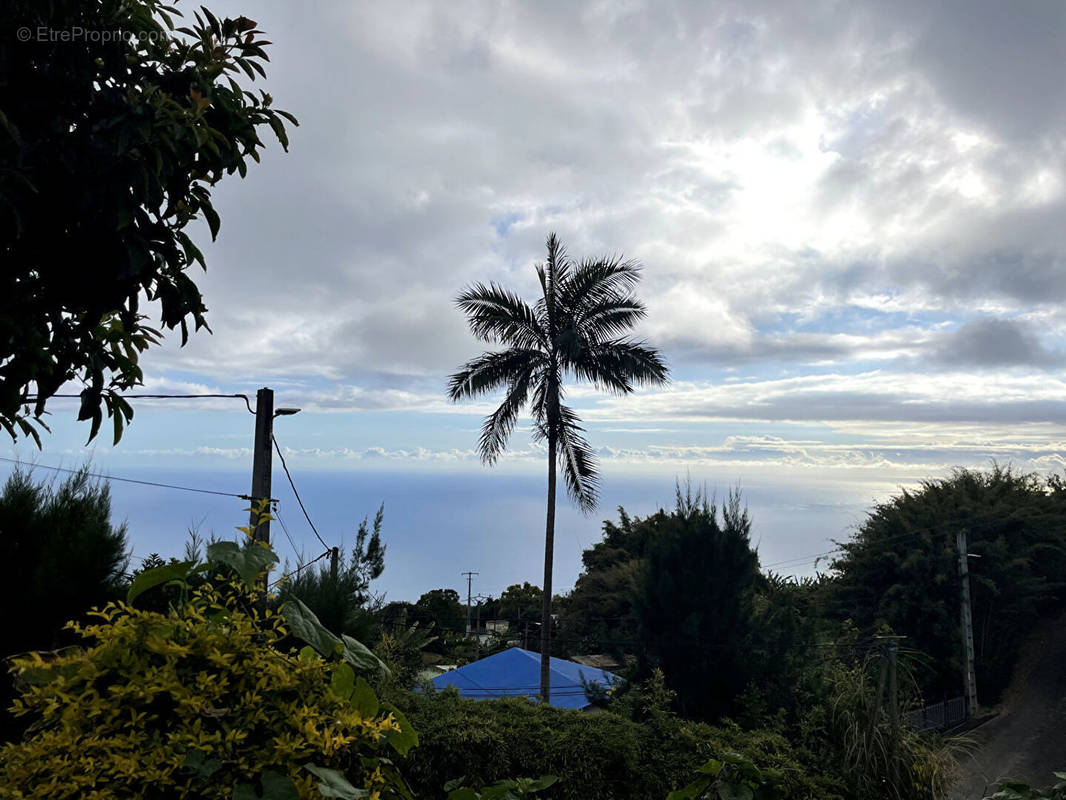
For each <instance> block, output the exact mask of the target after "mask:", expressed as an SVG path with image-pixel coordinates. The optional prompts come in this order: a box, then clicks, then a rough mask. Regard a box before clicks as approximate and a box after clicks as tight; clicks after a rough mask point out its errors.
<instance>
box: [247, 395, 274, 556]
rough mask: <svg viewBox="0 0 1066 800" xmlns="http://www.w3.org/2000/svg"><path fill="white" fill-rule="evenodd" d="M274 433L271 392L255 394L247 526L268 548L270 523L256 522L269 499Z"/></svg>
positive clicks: (254, 537)
mask: <svg viewBox="0 0 1066 800" xmlns="http://www.w3.org/2000/svg"><path fill="white" fill-rule="evenodd" d="M273 433H274V390H273V389H266V388H263V389H260V390H259V391H258V392H256V393H255V449H254V450H253V451H252V491H251V495H252V512H251V515H250V519H249V522H248V525H249V527H250V528H251V529H252V538H253V539H255V540H256V541H260V542H266V543H267V544H270V521H269V520H267V521H264V522H263V523H260V522H259V504H260V503H261V502H262V501H263V500H269V499H270V471H271V468H272V462H271V455H272V450H271V447H272V444H273V441H272V438H273Z"/></svg>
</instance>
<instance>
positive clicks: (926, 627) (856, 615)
mask: <svg viewBox="0 0 1066 800" xmlns="http://www.w3.org/2000/svg"><path fill="white" fill-rule="evenodd" d="M960 530H965V531H967V532H968V543H967V549H968V550H969V552H970V553H972V554H975V555H978V556H981V557H980V558H979V559H978V558H971V560H970V588H971V603H972V608H973V638H974V645H975V648H974V649H975V657H976V667H975V671H976V673H977V680H978V695H979V696H980V698H981V701H982V702H983V703H992V702H994V701H995V700H996V699H997V698H998V697H999V696H1000V694H1001V693H1002V691H1003V689H1004V688H1005V687H1006V686H1007V683H1008V682H1009V680H1010V676H1011V673H1012V671H1013V669H1014V664H1015V661H1016V660H1017V656H1018V649H1019V647H1020V646H1021V642H1022V641H1023V639H1024V637H1025V634H1026V633H1027V632H1028V631H1029V630H1030V629H1031V627H1032V625H1033V624H1034V622H1035V621H1036V620H1037V619H1038V617H1039V616H1040V615H1041V614H1043V613H1055V612H1056V611H1057V610H1059V609H1062V608H1063V607H1064V606H1066V580H1064V576H1066V484H1064V483H1063V481H1062V480H1061V479H1058V478H1051V479H1049V480H1045V479H1043V478H1041V477H1040V476H1038V475H1036V474H1024V473H1018V472H1013V471H1012V470H1011V469H1010V468H1009V467H1008V468H1002V467H998V466H997V467H993V468H992V469H991V470H988V471H976V470H964V469H959V470H956V471H955V472H954V473H953V474H952V475H951V477H949V478H944V479H941V480H935V481H925V482H923V483H922V485H921V486H920V488H918V489H917V490H915V491H904V492H903V493H902V494H900V495H899V496H897V497H894V498H892V499H891V500H889V501H887V502H885V503H880V504H878V505H877V506H876V507H875V508H874V509H873V511H871V512H870V515H869V518H868V519H867V520H866V521H865V522H864V523H863V524H862V525H861V526H860V527H859V529H858V530H857V531H856V534H855V537H854V539H853V540H852V541H850V542H847V543H845V544H843V545H842V549H843V551H844V552H843V555H842V556H841V557H840V558H838V559H837V560H836V561H834V562H833V569H834V570H835V571H836V573H837V577H836V579H835V580H834V581H833V582H832V584H831V586H830V588H831V590H832V591H831V594H832V604H831V605H832V607H833V608H834V613H835V614H836V616H837V617H838V618H840V619H845V618H850V619H852V620H854V621H855V623H856V624H857V625H858V626H859V628H860V629H861V630H862V631H863V632H865V633H873V632H875V631H876V630H877V628H879V627H880V626H882V625H887V626H889V627H891V628H892V630H894V631H895V632H896V633H898V634H902V635H904V636H906V637H907V642H908V645H909V646H910V647H913V648H915V649H917V650H921V651H922V652H923V653H925V654H926V656H927V657H928V659H929V664H930V670H929V673H928V675H927V676H925V677H924V678H923V680H922V684H923V689H924V690H925V694H926V699H928V700H937V699H940V698H942V697H945V696H948V697H952V696H955V695H958V694H961V693H962V679H961V677H960V676H961V675H962V659H963V656H962V646H961V638H960V636H959V578H958V552H957V548H956V542H955V536H956V534H957V532H958V531H960Z"/></svg>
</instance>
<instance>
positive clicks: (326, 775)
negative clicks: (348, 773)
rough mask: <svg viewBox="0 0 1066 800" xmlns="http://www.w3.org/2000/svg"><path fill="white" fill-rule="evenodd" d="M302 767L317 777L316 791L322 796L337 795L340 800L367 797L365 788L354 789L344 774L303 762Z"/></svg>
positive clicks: (356, 799)
mask: <svg viewBox="0 0 1066 800" xmlns="http://www.w3.org/2000/svg"><path fill="white" fill-rule="evenodd" d="M304 769H306V770H307V771H308V772H310V773H311V774H312V775H314V776H315V777H316V778H318V791H319V793H320V794H321V795H322V796H323V797H339V798H341V800H358V798H361V797H369V796H370V792H368V791H367V790H366V789H356V788H355V787H354V786H352V784H351V783H349V781H348V779H347V778H346V777H344V775H343V774H342V773H340V772H338V771H337V770H335V769H330V768H329V767H320V766H318V765H317V764H304Z"/></svg>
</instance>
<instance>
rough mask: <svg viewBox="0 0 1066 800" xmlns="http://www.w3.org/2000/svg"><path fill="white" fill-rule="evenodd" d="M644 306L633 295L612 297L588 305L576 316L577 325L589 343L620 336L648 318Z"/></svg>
mask: <svg viewBox="0 0 1066 800" xmlns="http://www.w3.org/2000/svg"><path fill="white" fill-rule="evenodd" d="M647 313H648V312H647V310H646V309H645V307H644V304H643V303H642V302H640V301H639V300H638V299H637V298H636V297H634V296H633V295H612V296H610V297H603V298H601V299H599V300H597V301H596V302H595V303H592V304H590V305H587V306H586V307H585V308H584V309H582V310H581V312H580V313H578V314H575V317H574V319H575V325H576V327H577V329H578V330H579V331H580V332H581V334H582V336H584V337H585V339H587V340H588V341H589V342H592V343H597V342H602V341H603V340H604V339H607V338H609V337H612V336H620V335H621V334H624V333H627V332H628V331H630V330H632V329H633V327H634V326H635V325H636V324H637V323H638V322H640V321H641V320H642V319H644V317H646V316H647Z"/></svg>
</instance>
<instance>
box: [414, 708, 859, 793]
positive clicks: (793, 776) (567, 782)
mask: <svg viewBox="0 0 1066 800" xmlns="http://www.w3.org/2000/svg"><path fill="white" fill-rule="evenodd" d="M400 705H401V708H402V709H403V710H404V711H405V712H406V713H407V716H408V717H409V718H410V720H411V722H412V723H413V724H414V725H415V727H417V728H418V730H419V734H420V744H419V746H418V748H416V749H415V750H413V751H412V752H411V754H410V755H409V756H408V758H407V761H406V763H405V765H404V772H405V775H406V776H407V778H408V780H409V781H410V782H411V786H412V789H413V790H414V791H415V793H416V795H418V796H420V797H425V798H434V797H441V793H440V787H441V786H442V785H444V784H446V782H448V781H453V780H459V781H461V783H462V785H467V786H490V785H492V784H493V783H495V782H496V781H499V780H503V779H506V778H509V777H511V776H514V775H521V774H530V773H532V774H534V775H537V774H552V775H556V776H558V778H559V782H558V783H557V784H555V785H554V786H552V787H551V789H550V792H551V796H552V797H553V798H556V800H608V798H609V799H610V800H647V798H656V797H659V798H664V797H666V795H667V793H668V792H669V791H670V790H671V789H673V788H675V787H678V786H682V785H684V784H685V783H687V782H688V780H689V777H690V776H691V775H692V773H693V772H694V771H695V770H696V769H697V768H698V767H699V766H700V765H701V764H703V763H704V762H706V761H707V759H708V758H711V757H715V758H722V757H723V756H724V755H725V754H726V753H730V752H736V753H740V754H742V755H743V756H744V757H746V758H748V759H751V760H752V761H754V762H755V763H757V764H759V765H760V766H761V767H763V768H766V769H774V770H779V771H780V772H781V774H782V775H783V776H784V782H785V784H786V785H787V787H788V789H789V791H790V792H791V794H790V796H791V797H793V798H796V800H804V799H805V798H810V799H811V800H814V798H817V799H818V800H836V798H839V797H840V792H839V786H838V785H837V784H836V783H835V782H834V781H832V780H828V779H826V778H821V777H818V776H816V775H814V774H813V770H812V769H810V768H809V767H808V766H807V765H805V764H804V763H803V762H802V761H800V759H799V756H798V754H797V752H796V751H795V750H794V749H793V748H792V747H791V746H790V745H789V744H788V742H787V741H786V740H785V739H784V738H783V737H781V736H780V735H778V734H774V733H770V732H768V731H752V732H746V731H742V730H741V729H740V728H738V727H736V726H734V725H725V726H721V727H711V726H709V725H704V724H701V723H695V722H689V721H685V720H681V719H678V718H676V717H673V716H670V715H666V714H661V713H656V714H652V715H650V716H649V717H648V718H647V719H646V720H645V721H644V722H642V723H636V722H633V721H631V720H628V719H624V718H622V717H621V716H618V715H616V714H609V713H598V714H589V713H584V712H578V711H569V710H566V709H559V708H553V707H551V706H548V705H543V704H534V703H530V702H529V701H527V700H524V699H507V700H485V701H478V700H467V699H464V698H461V697H459V696H458V694H457V693H456V692H453V691H444V692H439V693H430V694H424V695H412V696H408V697H407V698H405V700H404V701H403V702H402V703H401V704H400Z"/></svg>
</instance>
